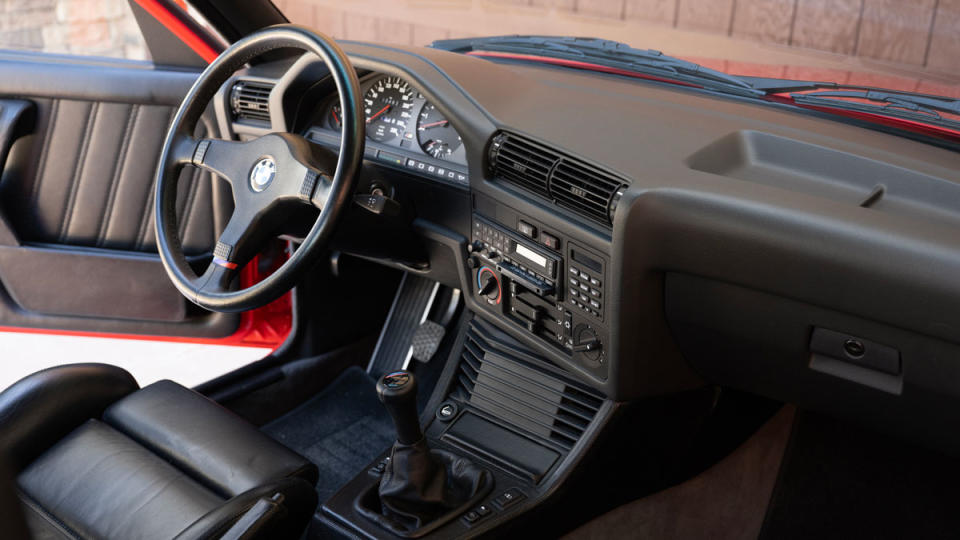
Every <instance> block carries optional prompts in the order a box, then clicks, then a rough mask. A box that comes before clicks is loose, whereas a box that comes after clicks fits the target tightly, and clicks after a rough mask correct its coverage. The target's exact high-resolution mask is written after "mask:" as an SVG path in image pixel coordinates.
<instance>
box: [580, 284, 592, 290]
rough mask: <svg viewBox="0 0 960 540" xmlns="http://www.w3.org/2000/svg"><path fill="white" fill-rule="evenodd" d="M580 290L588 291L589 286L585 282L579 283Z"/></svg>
mask: <svg viewBox="0 0 960 540" xmlns="http://www.w3.org/2000/svg"><path fill="white" fill-rule="evenodd" d="M580 290H582V291H586V292H590V287H587V285H586V284H584V283H581V284H580Z"/></svg>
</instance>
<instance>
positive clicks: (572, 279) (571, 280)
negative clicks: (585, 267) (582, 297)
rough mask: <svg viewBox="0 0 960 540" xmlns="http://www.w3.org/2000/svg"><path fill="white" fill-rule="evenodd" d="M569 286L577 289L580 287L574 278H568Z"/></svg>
mask: <svg viewBox="0 0 960 540" xmlns="http://www.w3.org/2000/svg"><path fill="white" fill-rule="evenodd" d="M570 285H572V286H574V287H579V286H580V282H579V281H577V280H576V279H574V278H570Z"/></svg>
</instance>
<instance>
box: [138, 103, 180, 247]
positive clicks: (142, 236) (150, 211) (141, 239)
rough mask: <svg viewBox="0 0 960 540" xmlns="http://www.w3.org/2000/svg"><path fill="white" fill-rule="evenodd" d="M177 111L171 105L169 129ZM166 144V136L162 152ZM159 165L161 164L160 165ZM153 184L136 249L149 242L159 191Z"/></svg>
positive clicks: (168, 120)
mask: <svg viewBox="0 0 960 540" xmlns="http://www.w3.org/2000/svg"><path fill="white" fill-rule="evenodd" d="M176 113H177V109H176V108H173V107H171V110H170V113H169V115H168V116H169V118H167V129H168V130H169V129H170V124H171V123H172V122H173V117H174V115H175V114H176ZM164 144H166V138H164V141H163V142H162V143H160V145H161V153H162V146H163V145H164ZM158 167H159V165H158ZM151 186H152V187H151V189H149V190H148V191H147V200H146V207H145V208H144V209H143V217H142V218H141V219H140V229H139V231H138V232H137V243H136V245H135V246H134V248H133V249H134V250H135V251H141V250H143V245H144V244H146V242H147V239H146V236H147V230H148V229H149V228H150V227H149V223H150V217H151V216H152V215H153V208H152V206H153V199H154V194H155V193H156V191H157V189H156V185H155V182H152V183H151Z"/></svg>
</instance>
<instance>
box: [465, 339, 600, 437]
mask: <svg viewBox="0 0 960 540" xmlns="http://www.w3.org/2000/svg"><path fill="white" fill-rule="evenodd" d="M484 334H485V332H484V331H483V330H482V329H480V328H479V327H478V326H477V325H476V324H472V325H471V327H470V329H469V330H468V331H467V340H466V344H465V348H464V352H463V355H462V357H461V362H460V370H459V372H458V373H457V377H458V381H457V385H456V386H455V389H454V391H453V392H452V394H451V397H452V398H453V399H455V400H456V401H459V402H460V403H461V404H463V405H464V406H466V405H467V404H469V406H470V407H472V408H474V409H476V410H479V411H483V412H484V413H486V414H488V415H491V416H493V417H495V418H497V419H499V420H501V421H503V422H506V423H508V424H510V425H512V426H514V427H516V428H519V429H521V430H523V431H526V432H527V433H529V434H530V435H533V436H535V437H538V438H540V439H544V440H547V441H551V442H552V443H553V444H555V445H557V446H560V447H561V448H564V449H566V450H570V449H571V448H573V445H575V444H576V443H577V441H578V440H580V437H581V436H582V435H583V433H584V431H585V430H586V429H587V426H588V425H589V424H590V421H591V420H593V417H594V416H595V415H596V414H597V411H598V410H599V409H600V406H601V405H602V404H603V398H602V397H601V396H600V395H598V394H597V393H595V392H594V391H592V390H589V389H587V388H586V387H583V386H581V385H579V384H576V383H574V382H573V381H572V380H569V379H567V378H565V377H563V376H561V375H559V374H557V373H552V372H551V371H549V370H547V369H545V368H544V367H542V366H537V365H535V364H532V363H529V362H525V361H523V360H519V359H517V358H516V357H515V356H514V355H511V354H510V352H509V351H507V350H505V348H502V347H499V346H498V345H497V344H495V342H494V341H492V340H489V339H487V338H485V337H484Z"/></svg>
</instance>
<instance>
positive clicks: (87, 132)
mask: <svg viewBox="0 0 960 540" xmlns="http://www.w3.org/2000/svg"><path fill="white" fill-rule="evenodd" d="M99 112H100V103H98V102H94V103H93V104H92V105H91V106H90V111H89V112H88V113H87V122H86V124H85V127H84V129H83V141H82V145H83V146H81V148H80V155H79V156H77V163H76V165H75V166H74V171H73V179H72V181H71V182H70V193H69V195H68V196H67V205H66V206H65V207H64V209H63V216H62V217H61V220H60V237H59V242H60V243H66V240H67V232H68V231H69V230H70V222H71V221H73V214H74V208H75V206H76V202H77V193H78V192H79V191H80V182H82V181H83V171H84V170H85V169H86V166H87V151H88V150H89V149H90V139H92V138H93V133H92V132H93V131H94V127H95V126H96V124H97V116H98V114H99Z"/></svg>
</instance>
